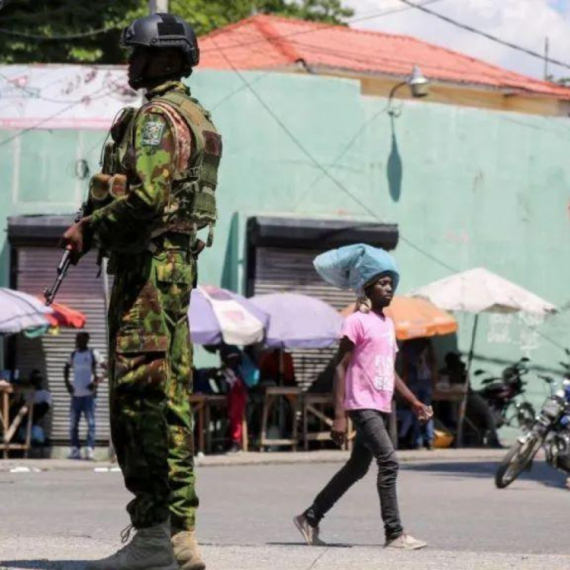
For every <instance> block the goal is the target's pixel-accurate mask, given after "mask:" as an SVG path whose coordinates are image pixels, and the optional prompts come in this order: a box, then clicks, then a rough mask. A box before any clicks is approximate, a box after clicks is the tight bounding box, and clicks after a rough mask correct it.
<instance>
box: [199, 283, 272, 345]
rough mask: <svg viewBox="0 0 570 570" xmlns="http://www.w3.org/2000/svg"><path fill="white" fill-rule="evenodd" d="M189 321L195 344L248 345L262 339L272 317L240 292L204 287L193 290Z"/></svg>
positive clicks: (209, 286) (210, 286)
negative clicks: (223, 343)
mask: <svg viewBox="0 0 570 570" xmlns="http://www.w3.org/2000/svg"><path fill="white" fill-rule="evenodd" d="M188 320H189V324H190V335H191V336H192V342H194V343H196V344H202V345H204V344H220V343H221V342H222V341H223V342H225V343H226V344H238V345H243V346H245V345H248V344H254V343H256V342H261V341H262V340H263V337H264V335H265V328H266V326H267V324H268V322H269V316H268V315H267V314H266V313H264V312H263V311H262V310H260V309H259V308H258V307H256V306H255V305H254V304H253V303H251V302H250V301H249V300H248V299H246V298H245V297H243V296H242V295H239V294H238V293H234V292H233V291H228V290H226V289H220V288H219V287H214V286H212V285H204V286H200V287H198V288H197V289H194V290H193V291H192V296H191V298H190V308H189V310H188Z"/></svg>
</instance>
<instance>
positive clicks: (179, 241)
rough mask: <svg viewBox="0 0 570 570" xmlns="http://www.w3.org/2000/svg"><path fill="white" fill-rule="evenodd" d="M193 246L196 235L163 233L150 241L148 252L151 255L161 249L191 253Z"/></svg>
mask: <svg viewBox="0 0 570 570" xmlns="http://www.w3.org/2000/svg"><path fill="white" fill-rule="evenodd" d="M195 246H196V234H183V233H177V232H165V233H163V234H160V235H159V236H157V237H155V238H153V239H152V241H151V243H150V247H149V251H151V252H153V253H154V252H155V251H159V250H162V249H183V250H185V251H192V250H194V248H195Z"/></svg>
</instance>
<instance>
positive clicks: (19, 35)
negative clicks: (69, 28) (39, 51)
mask: <svg viewBox="0 0 570 570" xmlns="http://www.w3.org/2000/svg"><path fill="white" fill-rule="evenodd" d="M119 29H121V27H120V26H111V27H109V28H100V29H98V30H92V31H91V32H82V33H79V34H70V35H68V36H41V35H38V34H28V33H26V32H16V31H14V30H8V29H6V28H0V34H4V35H6V36H13V37H16V38H24V39H27V40H36V41H40V42H51V41H56V42H63V41H67V40H79V39H81V38H90V37H93V36H99V35H101V34H106V33H107V32H112V31H114V30H119Z"/></svg>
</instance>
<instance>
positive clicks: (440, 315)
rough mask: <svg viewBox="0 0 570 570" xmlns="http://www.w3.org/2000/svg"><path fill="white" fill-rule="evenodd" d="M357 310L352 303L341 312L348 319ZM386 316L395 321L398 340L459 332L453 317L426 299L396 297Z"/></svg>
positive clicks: (387, 309)
mask: <svg viewBox="0 0 570 570" xmlns="http://www.w3.org/2000/svg"><path fill="white" fill-rule="evenodd" d="M355 308H356V304H355V303H351V304H350V305H348V307H345V308H344V309H343V310H342V311H341V315H342V316H343V317H347V316H348V315H350V314H351V313H353V312H354V310H355ZM386 314H387V315H388V316H389V317H390V318H391V319H392V320H393V321H394V325H395V327H396V337H397V338H398V340H410V339H412V338H421V337H431V336H441V335H446V334H451V333H454V332H455V331H456V330H457V321H456V320H455V319H454V318H453V316H452V315H450V314H449V313H447V312H445V311H443V310H442V309H438V308H437V307H436V306H435V305H433V304H432V303H430V302H429V301H426V300H425V299H418V298H415V297H402V296H397V297H394V299H392V302H391V303H390V306H389V307H387V308H386Z"/></svg>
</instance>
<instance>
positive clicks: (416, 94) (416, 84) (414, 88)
mask: <svg viewBox="0 0 570 570" xmlns="http://www.w3.org/2000/svg"><path fill="white" fill-rule="evenodd" d="M405 85H407V86H408V87H409V89H410V93H411V95H412V97H413V98H414V99H420V98H422V97H427V96H428V95H429V85H430V82H429V79H428V78H427V77H425V76H424V75H423V74H422V72H421V71H420V68H419V67H418V66H417V65H414V69H413V70H412V74H411V75H410V77H408V78H407V79H406V81H402V82H401V83H398V84H397V85H395V86H394V87H392V90H391V91H390V95H388V113H389V114H390V115H393V116H399V114H400V111H401V110H400V109H394V107H393V105H392V101H393V99H394V95H395V94H396V91H398V89H400V88H401V87H404V86H405Z"/></svg>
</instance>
